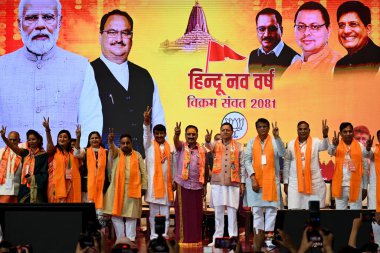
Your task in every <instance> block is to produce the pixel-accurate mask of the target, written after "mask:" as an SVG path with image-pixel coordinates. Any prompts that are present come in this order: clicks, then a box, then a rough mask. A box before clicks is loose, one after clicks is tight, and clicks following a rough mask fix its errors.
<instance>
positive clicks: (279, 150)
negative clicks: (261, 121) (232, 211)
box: [244, 137, 285, 208]
mask: <svg viewBox="0 0 380 253" xmlns="http://www.w3.org/2000/svg"><path fill="white" fill-rule="evenodd" d="M254 140H255V138H253V139H251V140H250V141H249V142H248V144H247V147H246V149H245V151H244V167H245V169H246V171H247V174H248V176H247V179H246V192H247V202H248V205H249V206H257V207H277V208H279V207H280V199H281V198H280V193H281V190H280V181H279V175H280V162H279V158H280V157H282V156H284V155H285V146H284V143H283V142H282V140H281V138H278V139H275V138H273V137H272V145H273V149H274V161H275V167H276V168H275V170H276V186H277V199H278V201H265V200H263V198H262V189H260V191H259V192H258V193H256V192H254V191H253V190H252V181H251V178H250V176H251V175H252V174H253V173H254V171H253V167H252V145H253V142H254Z"/></svg>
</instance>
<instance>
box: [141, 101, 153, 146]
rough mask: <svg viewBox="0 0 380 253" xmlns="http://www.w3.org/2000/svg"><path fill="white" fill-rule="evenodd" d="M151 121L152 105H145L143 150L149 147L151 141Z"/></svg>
mask: <svg viewBox="0 0 380 253" xmlns="http://www.w3.org/2000/svg"><path fill="white" fill-rule="evenodd" d="M151 122H152V107H149V106H147V107H146V111H145V112H144V124H143V128H144V134H143V139H144V149H145V152H146V151H147V149H148V148H149V146H150V144H151V143H152V134H151V130H150V125H151Z"/></svg>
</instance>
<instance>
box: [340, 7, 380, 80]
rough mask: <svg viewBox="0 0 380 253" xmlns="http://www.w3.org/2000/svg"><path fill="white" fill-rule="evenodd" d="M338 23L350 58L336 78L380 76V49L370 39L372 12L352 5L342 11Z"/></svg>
mask: <svg viewBox="0 0 380 253" xmlns="http://www.w3.org/2000/svg"><path fill="white" fill-rule="evenodd" d="M337 21H338V27H339V30H338V39H339V42H340V44H342V46H343V47H344V48H345V49H346V50H347V55H346V56H344V57H343V58H342V59H340V60H339V61H338V62H337V63H336V66H335V69H334V74H335V75H341V74H344V76H346V75H347V74H349V75H350V76H352V75H354V76H356V77H360V78H363V75H365V74H368V75H370V76H374V75H375V74H376V73H378V72H379V67H380V47H379V46H377V45H375V43H373V41H372V40H371V39H370V38H369V35H370V34H371V32H372V24H371V10H370V9H369V8H368V7H367V6H365V5H364V4H363V3H361V2H358V1H348V2H345V3H343V4H341V5H340V6H339V7H338V11H337Z"/></svg>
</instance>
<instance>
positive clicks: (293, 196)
mask: <svg viewBox="0 0 380 253" xmlns="http://www.w3.org/2000/svg"><path fill="white" fill-rule="evenodd" d="M328 131H329V128H328V126H327V124H326V121H322V134H323V140H322V141H321V140H320V139H318V138H312V137H310V128H309V124H308V123H307V122H305V121H300V122H299V123H298V124H297V133H298V138H297V139H295V140H291V141H290V142H289V143H288V146H287V151H286V155H285V161H284V173H283V175H284V190H285V193H286V194H287V195H288V208H289V209H308V203H309V201H310V200H319V203H320V204H319V206H320V207H322V208H323V207H324V206H325V199H326V184H325V181H324V180H323V178H322V174H321V168H320V166H319V152H321V151H325V150H327V149H328V147H329V139H328ZM297 142H298V143H297ZM308 143H309V145H310V147H311V151H309V150H308ZM296 149H298V151H297V152H296ZM308 152H310V158H308V155H307V154H308ZM298 159H300V161H301V164H302V168H298V166H297V164H299V163H298ZM306 162H308V163H309V165H308V166H305V165H306ZM309 168H310V171H306V170H307V169H309ZM308 175H310V176H309V177H308ZM299 180H302V181H303V182H299ZM308 182H311V185H306V184H307V183H308ZM299 186H300V187H299Z"/></svg>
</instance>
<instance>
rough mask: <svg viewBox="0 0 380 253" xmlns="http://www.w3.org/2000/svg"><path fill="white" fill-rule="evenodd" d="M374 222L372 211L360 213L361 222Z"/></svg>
mask: <svg viewBox="0 0 380 253" xmlns="http://www.w3.org/2000/svg"><path fill="white" fill-rule="evenodd" d="M373 221H375V212H374V211H364V212H362V222H373Z"/></svg>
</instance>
